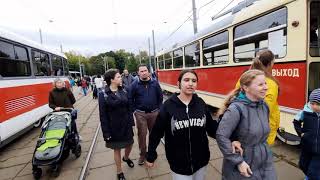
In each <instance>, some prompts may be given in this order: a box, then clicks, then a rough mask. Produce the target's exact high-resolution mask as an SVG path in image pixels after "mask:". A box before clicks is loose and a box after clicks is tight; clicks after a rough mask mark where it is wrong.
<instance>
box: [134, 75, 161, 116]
mask: <svg viewBox="0 0 320 180" xmlns="http://www.w3.org/2000/svg"><path fill="white" fill-rule="evenodd" d="M162 101H163V95H162V90H161V87H160V85H159V83H158V81H156V80H153V79H150V81H149V82H148V83H147V84H146V85H144V84H143V82H141V80H140V79H138V80H137V81H134V82H133V83H132V84H131V87H130V90H129V102H130V105H131V110H132V111H135V110H137V109H138V110H141V111H146V112H150V111H153V110H155V109H160V106H161V105H162Z"/></svg>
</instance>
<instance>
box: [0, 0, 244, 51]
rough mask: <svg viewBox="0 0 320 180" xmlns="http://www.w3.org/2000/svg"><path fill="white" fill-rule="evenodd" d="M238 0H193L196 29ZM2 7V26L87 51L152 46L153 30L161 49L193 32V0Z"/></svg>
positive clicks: (15, 0)
mask: <svg viewBox="0 0 320 180" xmlns="http://www.w3.org/2000/svg"><path fill="white" fill-rule="evenodd" d="M240 1H242V0H195V2H196V7H197V23H198V31H201V30H202V29H204V28H206V27H208V26H209V25H211V24H212V20H211V17H213V16H214V15H216V14H217V13H218V12H219V11H220V10H222V9H223V8H224V7H225V6H226V5H227V4H229V2H232V3H231V4H230V6H228V7H227V8H226V9H229V8H231V7H232V6H234V5H236V4H238V3H239V2H240ZM206 4H207V5H206ZM204 5H206V6H204ZM1 6H2V8H1V11H0V28H2V29H5V30H8V31H11V32H14V33H16V34H19V35H22V36H24V37H26V38H28V39H31V40H33V41H36V42H39V43H40V35H39V34H40V33H39V30H40V29H41V32H42V38H43V44H44V45H45V46H48V47H50V48H53V49H56V50H60V45H62V48H63V51H64V52H67V51H75V52H77V53H81V54H83V55H86V56H92V55H97V54H99V53H102V52H107V51H110V50H118V49H125V50H126V51H129V52H134V53H138V52H139V50H148V38H150V39H151V48H153V47H152V30H154V35H155V46H156V51H157V52H158V51H159V50H161V49H162V48H164V49H165V48H166V47H169V46H172V45H173V44H174V43H176V42H181V41H183V40H184V39H186V38H188V37H191V36H192V35H193V24H192V16H191V18H188V17H189V16H190V15H192V0H54V1H53V0H1ZM185 21H186V22H185ZM184 22H185V23H184ZM182 24H183V25H182ZM180 25H182V26H181V28H179V29H178V30H177V31H176V32H175V33H173V32H174V31H175V30H176V29H177V28H178V27H179V26H180ZM172 33H173V34H172ZM171 34H172V35H171ZM151 51H152V49H151Z"/></svg>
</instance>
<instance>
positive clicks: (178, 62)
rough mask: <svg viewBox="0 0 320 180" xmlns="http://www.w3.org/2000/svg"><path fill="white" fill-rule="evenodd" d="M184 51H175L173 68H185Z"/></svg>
mask: <svg viewBox="0 0 320 180" xmlns="http://www.w3.org/2000/svg"><path fill="white" fill-rule="evenodd" d="M182 56H183V51H182V49H181V48H180V49H177V50H175V51H173V68H182V67H183V57H182Z"/></svg>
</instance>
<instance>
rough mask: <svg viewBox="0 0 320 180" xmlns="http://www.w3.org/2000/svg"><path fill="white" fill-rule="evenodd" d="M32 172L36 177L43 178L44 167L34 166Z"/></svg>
mask: <svg viewBox="0 0 320 180" xmlns="http://www.w3.org/2000/svg"><path fill="white" fill-rule="evenodd" d="M32 174H33V177H34V179H37V180H38V179H40V178H41V175H42V169H41V168H34V169H32Z"/></svg>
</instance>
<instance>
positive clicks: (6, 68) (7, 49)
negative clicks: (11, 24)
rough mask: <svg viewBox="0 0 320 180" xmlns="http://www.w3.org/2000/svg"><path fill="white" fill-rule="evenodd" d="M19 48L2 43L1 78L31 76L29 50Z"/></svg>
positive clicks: (0, 53)
mask: <svg viewBox="0 0 320 180" xmlns="http://www.w3.org/2000/svg"><path fill="white" fill-rule="evenodd" d="M19 48H21V49H19ZM19 48H18V46H14V45H13V44H11V43H7V42H3V41H0V76H2V77H18V76H30V75H31V68H30V62H29V58H28V56H27V50H26V49H25V48H22V47H19ZM15 49H16V51H15ZM23 50H24V52H23Z"/></svg>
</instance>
